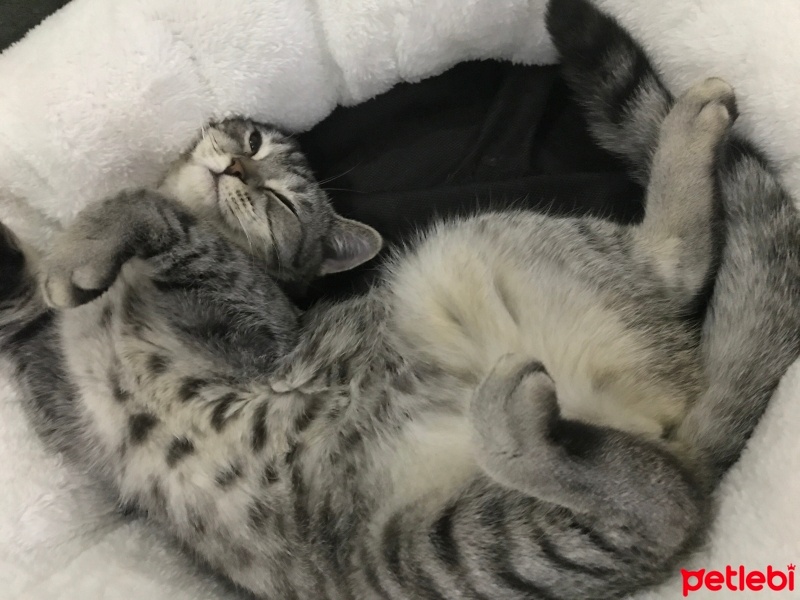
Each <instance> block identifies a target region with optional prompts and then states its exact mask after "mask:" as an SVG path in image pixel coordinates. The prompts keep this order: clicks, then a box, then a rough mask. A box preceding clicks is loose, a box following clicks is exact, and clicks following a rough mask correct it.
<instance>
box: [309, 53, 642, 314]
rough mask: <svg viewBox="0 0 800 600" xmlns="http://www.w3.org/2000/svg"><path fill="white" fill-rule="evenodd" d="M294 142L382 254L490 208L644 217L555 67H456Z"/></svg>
mask: <svg viewBox="0 0 800 600" xmlns="http://www.w3.org/2000/svg"><path fill="white" fill-rule="evenodd" d="M300 141H301V144H302V147H303V150H304V151H305V152H306V153H307V154H308V156H309V160H310V161H311V164H312V167H313V169H314V172H315V174H316V176H317V177H318V178H319V179H320V180H322V181H325V184H324V187H325V188H326V189H327V190H328V193H329V194H330V196H331V197H332V198H333V201H334V204H335V205H336V207H337V209H338V210H339V211H340V212H341V213H342V214H343V215H345V216H348V217H351V218H354V219H357V220H360V221H363V222H365V223H368V224H370V225H372V226H373V227H375V228H376V229H378V231H380V232H381V234H382V235H383V236H384V237H385V238H386V240H387V242H389V244H388V246H389V248H391V247H392V246H393V245H394V244H396V243H399V242H402V241H404V240H407V239H409V238H410V237H411V236H412V235H413V234H414V233H416V232H417V231H419V230H420V229H423V228H424V227H425V226H426V225H428V224H430V223H431V222H432V221H433V220H435V219H438V218H446V217H452V216H455V215H464V214H471V213H474V212H477V211H482V210H487V209H496V210H504V209H508V208H528V209H532V210H536V211H540V212H546V213H548V214H554V215H561V216H565V215H585V214H590V215H594V216H598V217H606V218H610V219H614V220H617V221H620V222H631V221H635V220H638V219H640V218H641V216H642V213H643V204H642V198H643V190H642V189H641V187H640V186H638V185H637V184H636V183H634V182H633V181H632V180H631V179H630V178H629V177H628V176H627V175H626V174H625V172H624V171H625V167H624V165H623V163H621V162H620V161H619V160H617V159H616V158H615V157H613V156H611V155H610V154H608V153H607V152H605V151H604V150H602V149H600V148H599V147H598V146H597V145H596V144H595V143H594V142H593V140H592V139H591V138H590V136H589V133H588V130H587V126H586V123H585V121H584V118H583V116H582V112H581V109H580V107H579V106H578V105H577V104H576V103H575V102H574V101H573V100H572V99H571V98H570V94H569V91H568V89H567V87H566V85H565V84H564V82H563V81H562V80H561V78H560V76H559V73H558V68H557V67H553V66H548V67H536V66H521V65H512V64H509V63H503V62H496V61H475V62H468V63H462V64H460V65H457V66H456V67H454V68H452V69H450V70H449V71H447V72H446V73H444V74H442V75H440V76H438V77H433V78H430V79H427V80H424V81H422V82H419V83H415V84H400V85H398V86H396V87H395V88H393V89H392V90H390V91H389V92H387V93H385V94H383V95H381V96H379V97H377V98H374V99H372V100H370V101H368V102H365V103H363V104H360V105H358V106H355V107H347V108H338V109H337V110H335V111H334V112H333V113H332V114H331V115H330V116H329V117H328V118H327V119H325V120H324V121H323V122H321V123H320V124H319V125H317V126H316V127H314V128H313V129H312V130H311V131H309V132H307V133H305V134H303V135H301V136H300ZM385 254H386V252H384V254H383V255H384V256H385ZM379 263H380V257H379V258H378V259H377V260H376V261H373V262H372V263H371V264H369V265H365V266H364V267H362V268H360V269H356V270H355V271H353V272H349V273H341V274H336V275H332V276H329V277H325V278H324V279H323V280H321V281H320V282H318V283H317V284H316V285H315V286H314V287H313V288H312V291H311V297H310V299H311V300H313V299H315V298H319V297H328V298H336V297H341V296H344V295H347V294H352V293H358V292H361V291H363V290H365V289H367V287H368V285H369V283H370V281H371V280H372V278H373V276H374V275H375V273H376V269H375V267H376V265H378V264H379Z"/></svg>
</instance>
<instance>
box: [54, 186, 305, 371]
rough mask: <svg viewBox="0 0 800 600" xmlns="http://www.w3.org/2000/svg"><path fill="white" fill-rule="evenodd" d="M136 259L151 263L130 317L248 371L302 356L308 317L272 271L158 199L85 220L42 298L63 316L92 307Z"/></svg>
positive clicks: (138, 283) (58, 247)
mask: <svg viewBox="0 0 800 600" xmlns="http://www.w3.org/2000/svg"><path fill="white" fill-rule="evenodd" d="M132 259H139V260H140V261H144V262H146V263H147V264H146V265H141V266H142V268H137V269H136V270H135V273H134V275H133V279H131V280H129V281H126V285H129V287H130V289H129V291H128V293H127V295H126V301H125V302H123V304H124V306H123V307H122V310H121V312H122V313H124V315H123V316H122V317H121V318H123V319H127V320H128V321H131V322H136V320H137V319H138V320H139V321H141V322H149V323H151V324H155V323H159V322H160V323H163V324H165V325H167V326H168V328H169V330H170V331H172V332H173V335H175V336H178V337H180V338H181V339H183V340H184V341H186V342H187V343H190V344H191V345H192V346H193V347H195V348H199V347H202V348H205V349H206V350H207V351H209V352H211V353H213V355H214V356H216V357H217V358H219V359H220V360H222V361H224V362H225V363H227V364H228V365H229V366H231V367H234V368H236V369H237V370H239V371H241V372H245V371H246V372H252V373H261V374H263V373H265V372H266V369H267V366H268V365H269V364H271V363H272V362H274V360H275V359H276V358H277V357H279V356H282V355H283V354H285V353H286V352H287V351H288V349H289V348H291V347H293V345H294V342H295V340H296V335H297V332H296V330H297V318H298V312H297V310H296V309H295V308H294V307H293V306H292V305H291V303H290V302H289V300H288V299H287V298H286V296H285V294H283V292H282V291H281V290H280V288H279V287H278V285H277V284H276V283H275V282H274V281H273V280H272V279H271V278H270V276H269V275H268V274H267V273H266V269H265V268H264V266H263V264H261V263H259V262H258V261H256V260H254V259H253V257H252V256H250V255H248V254H246V253H245V252H244V251H243V250H242V249H241V248H239V247H238V246H237V245H235V244H234V243H233V242H231V241H229V240H228V239H227V238H225V237H224V236H222V235H220V234H219V233H217V231H216V230H215V229H213V228H212V227H210V226H208V225H206V224H205V223H202V222H201V221H199V220H198V219H196V218H195V217H194V216H192V215H191V214H189V213H188V212H186V210H185V209H184V208H183V207H182V206H180V205H179V204H177V203H175V202H173V201H171V200H169V199H167V198H165V197H163V196H161V195H160V194H158V193H155V192H150V191H137V192H125V193H122V194H120V195H118V196H116V197H114V198H111V199H109V200H105V201H103V202H100V203H98V204H95V205H92V206H90V207H89V208H87V209H86V210H84V211H83V212H82V213H80V214H79V215H78V217H77V219H76V220H75V222H74V223H73V224H72V225H71V226H70V227H69V228H68V229H67V230H66V231H65V232H64V233H63V234H62V235H61V237H60V238H59V239H58V240H57V241H56V243H55V245H54V248H53V249H52V251H51V252H49V253H48V254H47V256H45V257H44V259H43V260H42V266H41V269H40V284H41V289H42V294H43V296H44V298H45V300H46V302H47V303H48V304H49V305H50V306H53V307H56V308H69V307H74V306H78V305H81V304H85V303H87V302H90V301H92V300H94V299H95V298H97V297H98V296H100V295H102V294H103V293H104V292H105V291H106V290H107V289H108V288H109V287H110V286H112V285H113V284H114V282H115V281H116V280H117V278H118V276H119V274H120V272H121V270H122V267H123V265H125V264H126V263H128V262H129V261H131V260H132ZM137 313H138V314H137Z"/></svg>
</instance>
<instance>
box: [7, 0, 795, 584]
mask: <svg viewBox="0 0 800 600" xmlns="http://www.w3.org/2000/svg"><path fill="white" fill-rule="evenodd" d="M549 24H550V26H551V31H552V32H553V34H554V37H555V40H556V43H557V45H558V47H559V50H560V51H561V52H562V55H563V56H564V59H565V61H566V63H567V68H568V69H569V70H568V75H569V76H570V78H571V80H572V81H573V83H574V85H575V88H576V90H577V92H578V93H579V94H581V95H582V96H583V98H584V100H586V102H587V104H590V105H591V106H590V108H591V109H593V111H594V112H593V115H592V116H593V118H594V119H596V123H595V126H596V127H597V129H598V131H599V132H600V133H601V134H602V136H603V137H602V141H603V142H604V143H605V144H606V145H607V146H609V147H611V148H612V149H614V150H616V151H619V152H623V153H625V154H626V156H627V157H628V158H629V159H630V160H631V161H632V163H633V164H634V166H635V167H636V168H637V169H639V173H640V174H641V176H642V177H643V178H646V179H647V180H648V181H649V183H648V195H647V213H646V216H645V219H644V221H643V222H642V223H641V224H640V225H636V226H631V227H622V226H618V225H613V224H610V223H606V222H603V221H599V220H595V219H588V218H587V219H577V218H569V219H555V218H551V217H546V216H541V215H535V214H529V213H525V212H509V213H504V214H499V213H491V214H485V215H480V216H476V217H473V218H469V219H463V220H457V221H453V222H449V223H444V224H441V225H439V226H438V227H436V228H435V229H433V230H432V231H430V232H428V233H426V234H425V235H423V236H421V239H420V240H419V241H418V242H417V243H416V244H415V245H414V246H413V247H412V248H411V249H410V250H408V251H405V252H402V253H398V254H397V255H396V256H395V257H394V258H393V259H392V260H391V261H390V264H389V266H388V267H387V269H386V272H385V276H384V277H383V279H382V281H381V282H380V283H379V284H378V285H377V286H376V287H375V288H374V289H372V290H371V291H370V292H369V293H367V294H366V295H365V296H362V297H358V298H353V299H350V300H347V301H344V302H342V303H339V304H335V305H331V304H319V305H317V306H315V307H313V308H312V309H311V310H309V311H308V312H306V313H303V314H301V313H300V312H299V311H298V310H297V309H296V308H295V307H294V306H293V304H292V302H291V300H290V295H291V294H293V293H294V291H295V290H302V289H303V288H304V287H305V285H306V284H307V283H308V281H309V280H310V279H311V278H312V277H315V276H317V275H319V274H321V273H326V272H332V271H337V270H343V269H347V268H350V267H352V266H354V265H356V264H359V263H361V262H363V261H365V260H368V259H369V258H371V257H372V256H373V255H374V254H375V253H376V252H377V251H378V249H379V247H380V238H379V236H378V235H377V234H376V233H375V232H374V231H372V230H371V229H370V228H368V227H366V226H363V225H359V224H357V223H354V222H352V221H347V220H345V219H343V218H341V217H339V216H338V215H335V214H334V213H333V211H332V209H331V208H330V206H329V205H328V203H327V200H326V199H325V196H324V194H323V193H322V192H321V191H320V189H319V187H318V186H317V185H316V184H315V183H314V182H313V180H312V179H311V176H310V172H309V171H308V168H307V166H306V165H305V162H304V160H303V158H302V155H300V154H299V151H298V149H297V147H296V146H295V145H294V142H293V141H292V140H291V139H289V138H287V137H285V136H282V135H281V134H279V133H278V132H276V131H274V130H272V129H271V128H268V127H266V126H263V125H259V124H256V123H251V122H249V121H244V120H234V121H227V122H224V123H221V124H216V125H211V126H209V127H208V128H207V129H206V130H205V132H204V136H203V137H202V138H201V139H200V140H199V141H198V143H197V144H196V145H195V146H194V148H193V149H192V150H191V151H189V152H188V153H187V154H186V155H185V156H184V157H183V158H182V159H181V160H180V161H178V163H177V164H176V165H175V166H173V168H172V169H171V170H170V173H169V174H168V176H167V178H166V179H165V182H164V185H163V186H162V187H161V189H160V190H159V191H140V192H135V193H125V194H121V195H120V196H118V197H115V198H112V199H110V200H107V201H104V202H102V203H99V204H97V205H94V206H92V207H90V208H88V209H86V210H85V211H84V212H83V213H82V214H81V215H79V217H78V218H77V220H76V222H75V223H74V224H73V225H72V226H71V227H70V228H69V229H68V230H67V231H66V232H65V233H64V234H63V236H62V237H61V239H60V240H59V241H58V242H57V244H56V246H55V248H54V249H53V250H51V251H50V252H49V253H48V254H47V255H46V256H44V257H43V258H42V259H41V262H40V263H39V264H37V263H36V262H35V258H34V257H33V256H31V255H30V253H28V254H26V253H24V252H23V251H22V250H21V249H20V245H19V244H18V242H16V240H15V238H14V237H13V235H12V234H11V233H10V232H9V231H7V230H6V231H5V233H4V243H3V245H2V255H3V264H4V270H3V278H4V280H3V287H2V294H3V307H4V313H3V316H2V321H1V323H2V329H0V336H2V347H3V351H4V353H6V354H7V355H9V356H10V357H11V358H12V359H13V360H15V362H16V364H17V372H18V375H19V380H20V382H21V384H22V386H23V388H24V389H25V391H26V392H27V397H28V398H29V399H30V402H31V405H32V407H33V408H34V411H35V417H36V423H37V424H38V426H39V428H40V430H41V432H42V434H43V435H44V436H45V438H46V439H47V440H49V441H50V443H51V444H53V446H54V447H55V448H57V449H59V450H62V451H64V452H66V453H68V454H69V455H70V456H71V457H72V458H73V459H75V460H77V461H80V462H81V463H83V464H85V465H88V466H89V467H91V468H92V469H94V470H95V471H96V472H97V474H98V476H100V477H102V478H104V479H106V480H107V481H109V482H110V483H111V484H112V485H113V486H114V488H115V489H116V490H117V492H118V494H119V497H120V500H121V502H123V503H125V504H126V505H132V506H134V507H136V508H139V509H141V510H143V511H145V512H146V513H147V515H148V517H149V518H150V519H151V520H152V521H153V522H155V523H157V524H159V525H160V526H162V527H164V528H166V529H168V530H169V531H171V532H172V533H173V534H174V535H175V537H176V538H177V539H178V540H180V542H181V543H182V544H183V545H184V546H186V547H187V549H188V550H189V551H191V552H192V553H193V554H195V555H196V556H198V557H199V558H200V559H201V560H202V561H203V562H205V563H206V564H208V565H209V566H210V567H212V568H213V569H215V570H216V571H218V572H220V573H222V574H224V575H225V576H227V577H228V578H229V579H231V580H232V581H234V582H236V583H237V584H239V585H241V586H242V587H244V588H246V589H248V590H250V591H252V592H254V593H255V594H257V595H259V596H261V597H264V598H281V599H283V598H287V599H288V598H298V599H299V598H309V599H316V598H358V599H360V598H476V599H478V598H545V599H549V598H582V599H583V598H586V599H590V598H603V599H605V598H614V597H620V596H622V595H624V594H626V593H629V592H630V591H632V590H635V589H637V588H639V587H641V586H644V585H648V584H652V583H654V582H657V581H660V580H661V579H663V578H664V577H665V576H666V575H667V574H668V573H669V572H670V570H671V568H672V567H673V566H674V564H675V562H676V561H677V560H678V559H679V558H680V557H681V556H682V555H683V554H684V553H685V552H687V551H689V550H691V549H692V548H693V547H694V546H695V545H696V544H697V543H698V542H699V541H700V540H701V539H702V533H703V531H704V530H705V529H706V527H707V525H708V520H709V505H710V493H711V491H712V489H713V487H714V485H715V484H716V482H717V480H718V478H719V477H720V476H721V474H722V473H723V472H724V471H725V469H726V468H727V467H728V466H729V465H730V464H731V462H732V461H733V460H735V458H736V457H737V456H738V454H739V452H740V451H741V449H742V447H743V445H744V443H745V441H746V439H747V437H748V436H749V434H750V432H751V431H752V429H753V427H754V426H755V423H756V422H757V419H758V417H759V416H760V414H761V413H762V412H763V410H764V408H765V406H766V403H767V400H768V398H769V395H770V394H771V392H772V390H773V389H774V387H775V385H776V384H777V380H778V378H779V377H780V375H781V374H782V373H783V371H784V370H785V368H786V366H787V365H788V364H789V363H790V362H791V361H792V360H793V359H794V358H796V356H797V354H798V336H799V335H800V334H798V331H800V302H798V300H800V298H798V296H800V290H797V289H796V288H795V286H792V285H790V283H789V277H795V276H796V273H798V267H799V266H800V265H798V260H800V259H798V257H797V256H796V253H795V249H796V247H797V244H798V242H800V236H798V232H800V228H798V222H797V216H796V214H795V212H794V210H793V209H792V205H791V200H790V198H789V197H788V196H786V195H785V194H784V193H783V191H782V190H781V189H780V187H779V186H778V184H777V183H776V181H775V178H774V177H773V176H772V175H771V172H770V171H769V170H768V169H767V167H765V166H764V164H763V162H761V161H760V160H759V159H758V158H757V157H756V156H755V155H754V154H753V153H752V152H751V151H750V150H748V149H747V148H745V147H744V146H742V145H736V146H733V147H732V152H731V153H730V154H729V155H728V157H727V158H725V160H724V161H723V162H721V163H719V168H720V169H722V171H721V174H722V175H721V177H720V182H721V187H720V190H719V191H721V196H722V199H723V200H724V203H725V209H726V212H727V217H728V225H727V228H728V231H727V243H726V245H725V246H724V247H723V249H722V251H721V254H719V256H718V255H717V251H716V244H715V239H714V235H713V232H712V222H713V217H714V199H715V181H714V179H715V169H716V168H717V166H718V161H717V159H718V153H719V152H720V151H721V150H722V149H724V147H725V144H726V137H727V134H728V130H729V127H730V123H731V121H732V119H733V117H734V116H735V114H734V102H733V93H732V90H731V88H730V87H729V86H728V85H727V84H725V83H724V82H722V81H721V80H718V79H709V80H707V81H705V82H702V83H700V84H698V85H697V86H695V87H693V88H692V89H691V90H690V91H689V92H687V93H686V94H685V95H684V96H682V97H681V98H680V99H679V100H677V102H675V103H674V106H673V105H672V104H673V103H672V100H671V98H670V97H669V95H668V94H667V93H666V92H665V91H664V89H663V87H662V86H661V84H660V83H659V82H658V79H657V78H656V77H655V76H654V75H653V74H652V72H651V71H650V69H649V67H648V66H647V63H646V61H645V60H644V58H643V57H642V55H641V51H640V50H639V49H638V47H636V46H635V44H633V43H632V42H631V41H630V39H629V38H627V36H626V34H624V32H622V31H621V30H620V29H619V28H618V27H617V26H616V24H615V23H613V22H612V21H610V20H608V19H606V18H604V17H603V16H602V15H600V14H599V13H597V12H596V11H595V10H594V9H593V8H592V7H591V5H589V4H586V3H584V2H583V1H582V0H569V1H567V0H560V1H559V2H558V3H556V4H554V5H553V7H552V10H551V12H550V15H549ZM576 32H578V33H579V35H575V33H576ZM587 49H590V50H591V52H587ZM607 49H608V50H609V51H608V52H606V51H605V50H607ZM623 50H624V51H625V52H627V54H626V53H625V52H623ZM603 57H605V60H607V61H608V62H603V60H604V59H603ZM612 59H613V61H614V62H612ZM634 59H635V60H634ZM620 60H622V61H623V62H620ZM634 63H636V64H638V65H639V66H638V68H637V69H636V70H633V69H630V70H627V69H623V68H619V65H620V64H622V65H630V66H633V64H634ZM620 90H623V91H624V92H625V93H624V94H621V93H619V92H620ZM645 92H647V93H645ZM608 98H613V99H614V101H615V102H616V104H612V103H609V102H607V100H608ZM598 106H599V107H605V108H606V109H607V110H608V111H609V113H605V112H603V110H604V109H602V108H601V109H598V108H597V107H598ZM612 112H613V114H611V113H612ZM629 132H635V133H636V135H637V136H639V137H636V138H635V140H634V141H632V142H631V140H629V139H628V133H629ZM640 140H648V141H650V142H652V145H651V146H648V145H644V144H640V143H639V141H640ZM629 147H630V148H632V149H631V150H630V151H628V148H629ZM717 259H718V260H719V276H718V279H717V281H716V287H715V291H714V294H713V296H712V299H711V304H710V315H711V316H710V317H709V318H708V319H707V320H706V325H705V329H704V331H703V332H702V335H701V330H700V324H699V322H698V320H697V319H696V318H695V317H696V313H697V308H698V305H699V301H700V298H702V297H703V295H704V294H706V293H707V292H708V285H709V281H710V277H711V275H712V274H713V272H714V269H715V266H716V262H717ZM37 276H38V277H37ZM45 304H46V306H47V307H46V306H45Z"/></svg>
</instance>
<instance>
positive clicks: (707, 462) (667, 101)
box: [547, 0, 800, 489]
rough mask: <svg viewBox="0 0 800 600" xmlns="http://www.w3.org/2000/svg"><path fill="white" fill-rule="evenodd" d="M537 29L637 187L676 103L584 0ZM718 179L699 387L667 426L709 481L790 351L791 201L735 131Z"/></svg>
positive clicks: (557, 10)
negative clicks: (714, 257)
mask: <svg viewBox="0 0 800 600" xmlns="http://www.w3.org/2000/svg"><path fill="white" fill-rule="evenodd" d="M547 27H548V30H549V32H550V34H551V36H552V38H553V42H554V44H555V46H556V48H557V50H558V52H559V54H560V56H561V61H562V63H563V73H564V77H565V79H566V80H567V82H568V84H569V85H570V87H571V88H572V90H573V92H574V94H575V95H576V97H577V99H578V101H579V102H580V103H581V104H583V105H584V106H585V108H586V111H587V117H588V121H589V127H590V129H591V131H592V133H593V135H594V136H595V138H596V139H597V141H598V142H599V143H600V144H601V145H602V146H603V147H604V148H606V149H608V150H609V151H611V152H613V153H615V154H617V155H619V156H621V157H622V158H623V159H624V160H626V161H627V163H628V164H629V165H630V167H631V169H632V175H633V176H634V177H635V178H636V179H638V180H639V181H640V182H641V183H646V182H647V178H648V173H649V169H650V163H651V160H652V157H653V154H654V152H655V149H656V147H657V140H658V136H659V130H660V127H661V123H662V121H663V120H664V117H665V116H666V115H667V113H668V112H669V109H670V107H671V106H672V104H673V102H674V99H673V97H672V95H671V94H670V93H669V92H668V91H667V89H666V87H665V86H664V84H663V83H662V82H661V80H660V78H659V77H658V75H657V73H656V72H655V70H654V69H653V66H652V63H651V62H650V60H649V59H648V57H647V55H646V54H645V52H644V51H643V50H642V48H641V47H640V46H639V45H638V44H637V43H636V42H635V41H634V40H633V39H632V38H631V37H630V35H629V34H628V33H627V32H626V31H625V30H624V29H623V28H622V27H621V26H620V25H619V24H618V23H617V22H616V21H615V20H614V19H613V18H611V17H609V16H608V15H605V14H603V13H602V12H600V11H599V10H598V9H597V8H596V7H595V6H594V5H593V4H592V3H591V2H590V1H589V0H551V2H550V5H549V7H548V13H547ZM709 75H713V74H709ZM716 176H717V186H718V190H719V194H720V197H721V203H722V210H723V213H724V217H725V228H726V232H725V238H726V239H725V243H724V245H723V248H722V250H721V256H720V262H719V269H718V272H717V278H716V281H715V283H714V290H713V294H712V296H711V299H710V303H709V308H708V312H707V316H706V320H705V324H704V332H703V342H702V343H703V352H704V359H705V366H706V372H707V383H708V386H707V389H706V391H705V393H704V394H703V395H702V396H701V398H700V399H699V400H698V401H697V403H696V404H695V405H694V406H693V407H692V408H691V409H690V411H689V413H688V415H687V417H686V419H685V421H684V422H683V423H682V425H681V426H680V427H679V428H678V430H677V433H676V440H677V444H678V446H679V447H681V448H682V449H684V450H685V451H687V452H689V453H690V455H692V456H694V457H695V458H696V459H699V464H702V465H704V466H705V468H706V469H707V473H706V475H707V477H705V478H704V479H705V481H706V482H707V483H708V485H709V489H711V488H713V486H714V485H716V483H717V482H718V481H719V479H720V478H721V477H722V475H724V473H725V472H726V471H727V469H728V468H729V467H730V466H731V465H732V464H733V463H734V462H735V461H736V460H737V459H738V457H739V455H740V454H741V452H742V450H743V449H744V447H745V444H746V443H747V440H748V439H749V437H750V435H751V434H752V432H753V430H754V428H755V426H756V425H757V423H758V421H759V419H760V418H761V415H762V414H763V413H764V411H765V409H766V407H767V404H768V403H769V400H770V398H771V396H772V394H773V393H774V391H775V389H776V388H777V386H778V383H779V381H780V379H781V378H782V376H783V374H784V373H785V372H786V370H787V368H788V367H789V366H790V365H791V364H792V363H793V362H794V361H795V359H796V358H797V357H798V355H800V218H798V213H797V210H796V208H795V206H794V202H793V200H792V198H791V196H790V195H789V194H788V193H787V192H786V190H785V189H784V188H783V187H782V186H781V183H780V182H779V180H778V177H777V175H776V172H775V170H774V169H773V168H772V167H771V166H770V165H769V164H768V162H767V161H766V160H765V159H764V157H763V156H761V155H760V154H759V152H758V151H757V150H755V149H754V148H753V147H752V146H751V145H750V144H749V143H747V142H745V141H743V140H741V139H738V138H737V137H736V136H733V137H732V138H731V139H730V140H729V141H728V143H727V144H726V145H724V146H723V148H722V151H721V156H720V157H719V162H718V165H717V173H716Z"/></svg>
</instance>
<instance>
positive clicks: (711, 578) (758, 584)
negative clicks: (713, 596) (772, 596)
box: [681, 564, 795, 598]
mask: <svg viewBox="0 0 800 600" xmlns="http://www.w3.org/2000/svg"><path fill="white" fill-rule="evenodd" d="M794 567H795V566H794V565H793V564H790V565H786V569H785V570H783V569H777V568H775V567H773V566H772V565H769V566H767V568H766V569H765V570H763V571H758V570H752V571H751V570H750V569H748V568H746V567H745V566H744V565H739V566H738V567H733V566H731V565H728V566H726V567H725V570H724V571H707V570H706V569H698V570H697V571H687V570H686V569H681V578H682V579H683V596H684V598H685V597H686V596H688V595H689V594H691V593H692V592H697V591H700V590H708V591H710V592H722V591H727V592H781V591H784V590H788V591H790V592H791V591H794Z"/></svg>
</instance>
